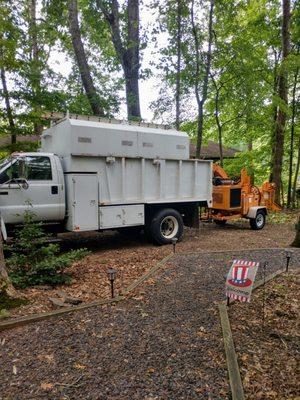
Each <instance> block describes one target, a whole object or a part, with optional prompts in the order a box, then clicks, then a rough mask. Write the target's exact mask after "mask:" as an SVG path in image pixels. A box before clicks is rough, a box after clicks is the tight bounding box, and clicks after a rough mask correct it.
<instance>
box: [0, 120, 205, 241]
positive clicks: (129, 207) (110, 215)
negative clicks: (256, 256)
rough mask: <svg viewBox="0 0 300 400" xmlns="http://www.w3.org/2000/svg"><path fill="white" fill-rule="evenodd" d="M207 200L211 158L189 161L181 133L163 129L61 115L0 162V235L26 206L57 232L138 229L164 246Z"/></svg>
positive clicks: (19, 219)
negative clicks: (33, 142) (37, 145)
mask: <svg viewBox="0 0 300 400" xmlns="http://www.w3.org/2000/svg"><path fill="white" fill-rule="evenodd" d="M211 203H212V165H211V162H210V161H203V160H194V159H193V160H192V159H190V158H189V138H188V136H187V134H186V133H183V132H179V131H176V130H171V129H162V128H153V127H146V126H141V125H137V124H136V125H130V124H125V123H109V122H93V121H86V120H79V119H78V120H77V119H71V118H65V119H63V120H61V121H59V122H58V123H56V124H55V125H52V126H51V127H50V128H49V129H46V130H45V131H44V132H43V134H42V137H41V150H40V151H39V152H36V153H14V154H12V155H11V156H10V157H9V158H7V159H5V160H4V161H3V162H2V163H1V165H0V212H1V227H2V232H3V235H4V237H6V230H7V229H6V228H11V227H12V226H15V225H19V224H22V222H23V221H24V213H25V212H26V210H30V211H31V212H32V213H34V216H35V218H36V220H38V221H43V222H45V223H57V224H58V225H59V226H60V228H61V229H62V230H67V231H71V232H83V231H92V230H97V231H98V230H101V231H102V230H106V229H117V230H121V231H123V232H130V231H132V230H141V229H144V230H145V231H146V233H147V234H148V235H149V236H150V237H151V238H152V239H153V241H155V242H156V243H158V244H165V243H170V242H171V241H172V238H178V239H180V238H181V236H182V233H183V225H187V226H194V224H195V223H197V220H198V209H199V206H206V207H209V206H210V205H211Z"/></svg>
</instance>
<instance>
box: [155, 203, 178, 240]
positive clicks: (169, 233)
mask: <svg viewBox="0 0 300 400" xmlns="http://www.w3.org/2000/svg"><path fill="white" fill-rule="evenodd" d="M149 233H150V235H151V238H152V240H153V241H154V242H155V243H156V244H159V245H162V244H168V243H172V239H173V238H177V239H178V240H180V239H181V237H182V234H183V220H182V217H181V215H180V214H179V212H178V211H176V210H174V209H172V208H166V209H164V210H160V211H158V212H157V213H156V214H155V215H154V217H153V218H152V220H151V223H150V226H149Z"/></svg>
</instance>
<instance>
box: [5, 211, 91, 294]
mask: <svg viewBox="0 0 300 400" xmlns="http://www.w3.org/2000/svg"><path fill="white" fill-rule="evenodd" d="M46 239H47V236H46V233H45V232H44V230H43V228H42V223H41V222H34V214H33V213H32V212H26V214H25V218H24V226H23V227H22V229H20V230H19V231H17V232H16V241H15V243H14V245H13V248H14V252H13V255H12V257H11V258H9V259H8V260H7V266H8V270H9V275H10V278H11V280H12V283H13V284H14V285H15V286H17V287H20V288H24V287H27V286H33V285H41V284H50V285H59V284H64V283H70V281H71V275H70V274H68V273H66V272H65V268H66V267H68V266H69V265H70V264H72V262H74V261H75V260H79V259H81V258H82V257H84V256H85V255H86V254H88V251H87V250H86V249H79V250H71V251H69V252H67V253H63V254H59V252H60V246H59V245H58V244H45V240H46Z"/></svg>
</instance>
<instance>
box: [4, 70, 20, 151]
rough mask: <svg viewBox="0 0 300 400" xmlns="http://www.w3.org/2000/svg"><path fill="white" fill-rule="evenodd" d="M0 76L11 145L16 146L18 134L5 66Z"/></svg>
mask: <svg viewBox="0 0 300 400" xmlns="http://www.w3.org/2000/svg"><path fill="white" fill-rule="evenodd" d="M0 75H1V83H2V89H3V97H4V101H5V108H6V116H7V119H8V123H9V129H10V135H11V144H15V143H16V142H17V132H16V126H15V121H14V118H13V112H12V107H11V104H10V96H9V92H8V88H7V81H6V74H5V69H4V66H3V65H2V66H1V68H0Z"/></svg>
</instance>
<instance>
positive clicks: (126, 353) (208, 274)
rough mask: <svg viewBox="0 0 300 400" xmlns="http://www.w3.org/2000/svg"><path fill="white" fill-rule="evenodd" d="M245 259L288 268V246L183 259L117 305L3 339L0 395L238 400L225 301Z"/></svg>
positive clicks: (299, 254) (299, 255)
mask: <svg viewBox="0 0 300 400" xmlns="http://www.w3.org/2000/svg"><path fill="white" fill-rule="evenodd" d="M236 257H245V258H249V259H251V260H254V261H260V262H264V261H268V262H269V267H268V273H271V272H274V271H275V270H277V269H279V268H283V267H284V265H285V254H284V251H283V250H281V249H278V250H255V251H254V250H248V251H245V252H238V251H237V252H236V253H235V252H228V253H212V252H210V253H205V254H204V253H203V254H199V253H197V254H188V255H180V254H178V255H177V256H176V257H175V258H174V259H173V262H172V265H169V266H168V267H165V268H163V269H162V270H161V271H160V272H159V273H158V274H157V275H156V276H155V277H153V278H152V279H151V280H150V281H149V282H148V285H143V286H142V287H139V288H138V289H137V290H136V292H135V293H134V295H133V297H131V298H130V299H128V300H125V301H124V302H121V303H118V304H117V305H115V306H104V307H98V308H94V309H88V310H85V311H82V312H77V313H75V314H72V315H67V316H65V317H60V318H53V319H50V320H47V321H41V322H39V323H37V324H34V325H28V326H25V327H20V328H17V329H14V330H12V331H7V332H2V333H0V358H1V369H0V382H1V387H2V390H1V392H0V393H1V394H0V398H1V399H5V400H6V399H20V400H22V399H53V400H55V399H61V400H62V399H87V400H88V399H91V400H94V399H95V400H96V399H112V400H114V399H144V400H154V399H226V398H229V390H228V378H227V370H226V362H225V357H224V350H223V343H222V339H221V337H222V334H221V327H220V323H219V316H218V308H217V303H218V302H220V301H221V300H222V299H224V274H225V273H226V272H227V271H228V267H229V264H230V262H231V260H232V259H233V258H236ZM298 265H300V250H296V249H295V251H294V256H293V262H292V265H291V267H295V266H298ZM260 277H261V271H260V270H259V271H258V276H257V279H259V278H260ZM284 282H285V283H286V282H287V281H286V280H285V281H284ZM285 283H283V284H285ZM250 304H251V303H250ZM241 312H242V311H241ZM283 340H286V339H283ZM287 354H290V353H289V352H288V350H287V352H286V355H287ZM1 396H2V397H1ZM262 398H263V397H262ZM277 398H285V397H280V396H279V397H277Z"/></svg>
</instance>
